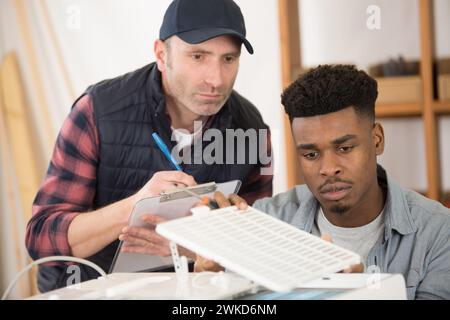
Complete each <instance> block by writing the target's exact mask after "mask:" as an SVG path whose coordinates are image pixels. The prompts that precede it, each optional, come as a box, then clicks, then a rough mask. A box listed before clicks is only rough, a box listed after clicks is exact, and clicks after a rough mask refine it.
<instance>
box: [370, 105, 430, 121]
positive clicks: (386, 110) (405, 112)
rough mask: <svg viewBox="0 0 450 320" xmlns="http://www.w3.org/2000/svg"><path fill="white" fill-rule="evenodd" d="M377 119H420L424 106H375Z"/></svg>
mask: <svg viewBox="0 0 450 320" xmlns="http://www.w3.org/2000/svg"><path fill="white" fill-rule="evenodd" d="M375 113H376V117H377V118H399V117H420V116H421V115H422V106H421V105H420V104H418V103H403V104H380V105H376V106H375Z"/></svg>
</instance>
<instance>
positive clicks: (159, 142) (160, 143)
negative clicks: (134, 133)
mask: <svg viewBox="0 0 450 320" xmlns="http://www.w3.org/2000/svg"><path fill="white" fill-rule="evenodd" d="M152 137H153V140H155V142H156V144H157V145H158V147H159V149H160V150H161V151H162V153H163V154H164V155H165V156H166V158H167V160H169V162H170V163H171V164H172V165H173V166H174V167H175V169H177V170H178V171H183V170H182V169H181V167H180V166H179V165H178V163H177V162H176V161H175V159H174V158H173V157H172V155H171V154H170V151H169V149H168V148H167V146H166V145H165V143H164V142H163V141H162V139H161V138H160V137H159V136H158V134H157V133H156V132H154V133H153V134H152Z"/></svg>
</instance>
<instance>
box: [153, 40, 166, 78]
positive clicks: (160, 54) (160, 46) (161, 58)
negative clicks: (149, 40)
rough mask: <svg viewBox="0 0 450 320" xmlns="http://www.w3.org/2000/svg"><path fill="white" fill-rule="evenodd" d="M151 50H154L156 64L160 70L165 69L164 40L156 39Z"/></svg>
mask: <svg viewBox="0 0 450 320" xmlns="http://www.w3.org/2000/svg"><path fill="white" fill-rule="evenodd" d="M153 51H154V52H155V57H156V64H157V66H158V69H159V71H160V72H164V71H165V70H166V45H165V43H164V41H161V40H159V39H158V40H156V41H155V44H154V45H153Z"/></svg>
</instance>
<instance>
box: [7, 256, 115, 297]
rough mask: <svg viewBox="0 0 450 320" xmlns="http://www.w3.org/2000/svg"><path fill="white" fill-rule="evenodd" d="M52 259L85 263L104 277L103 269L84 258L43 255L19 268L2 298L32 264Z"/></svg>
mask: <svg viewBox="0 0 450 320" xmlns="http://www.w3.org/2000/svg"><path fill="white" fill-rule="evenodd" d="M53 261H70V262H77V263H81V264H84V265H87V266H89V267H91V268H92V269H94V270H95V271H97V272H98V273H99V274H100V275H101V276H102V277H104V278H106V276H107V275H106V272H105V271H103V269H102V268H100V267H99V266H98V265H96V264H95V263H93V262H91V261H89V260H86V259H82V258H76V257H69V256H51V257H45V258H42V259H38V260H36V261H33V262H32V263H30V264H29V265H27V266H26V267H25V268H23V269H22V270H20V272H19V273H18V274H17V275H16V277H15V278H14V279H13V281H11V283H10V284H9V286H8V288H6V290H5V293H4V294H3V296H2V300H6V298H7V297H8V296H9V293H10V292H11V290H12V289H13V288H14V286H15V284H16V283H17V281H18V280H19V279H20V278H21V277H22V275H23V274H24V273H25V272H27V271H28V270H30V269H31V268H32V267H33V266H37V265H39V264H41V263H46V262H53Z"/></svg>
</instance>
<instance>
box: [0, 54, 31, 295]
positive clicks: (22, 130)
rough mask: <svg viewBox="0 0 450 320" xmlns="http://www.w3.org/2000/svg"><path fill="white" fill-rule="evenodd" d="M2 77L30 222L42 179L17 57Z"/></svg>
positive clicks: (22, 200)
mask: <svg viewBox="0 0 450 320" xmlns="http://www.w3.org/2000/svg"><path fill="white" fill-rule="evenodd" d="M0 76H1V78H2V79H3V81H2V83H1V84H2V85H1V88H0V90H1V92H2V96H3V111H4V117H5V122H6V133H7V137H8V140H9V142H10V145H11V152H12V159H13V161H14V168H15V170H14V174H15V176H16V179H17V184H18V188H19V195H20V203H21V207H22V210H23V216H24V220H25V221H26V222H28V221H29V220H30V218H31V206H32V203H33V199H34V197H35V195H36V192H37V191H38V188H39V183H40V179H39V176H40V175H39V174H38V171H37V168H36V158H37V157H36V154H37V152H36V151H37V150H35V147H36V146H37V144H36V142H35V140H34V137H35V136H36V135H34V134H33V132H32V130H31V127H32V126H31V121H30V120H31V119H30V111H29V107H28V104H27V103H26V100H25V91H24V87H23V84H22V80H21V78H20V72H19V66H18V62H17V57H16V55H15V54H14V53H8V54H7V55H6V56H5V58H4V61H3V64H2V68H1V70H0ZM4 79H8V80H7V81H4ZM31 274H32V275H33V276H32V279H33V280H32V283H31V285H32V288H33V293H37V288H36V281H35V274H33V273H31Z"/></svg>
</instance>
